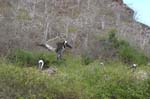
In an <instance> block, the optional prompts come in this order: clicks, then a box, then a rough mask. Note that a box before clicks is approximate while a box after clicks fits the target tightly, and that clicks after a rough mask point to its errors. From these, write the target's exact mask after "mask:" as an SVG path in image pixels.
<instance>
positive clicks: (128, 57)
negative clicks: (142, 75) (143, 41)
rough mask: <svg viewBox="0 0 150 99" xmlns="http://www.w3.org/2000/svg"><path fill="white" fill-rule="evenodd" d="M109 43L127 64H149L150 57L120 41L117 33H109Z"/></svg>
mask: <svg viewBox="0 0 150 99" xmlns="http://www.w3.org/2000/svg"><path fill="white" fill-rule="evenodd" d="M109 41H110V42H111V43H112V47H114V48H115V49H116V50H117V53H116V54H118V56H119V58H120V59H121V60H122V61H123V62H125V63H129V64H130V63H136V64H147V62H148V60H149V59H148V57H146V56H145V55H144V53H142V52H139V51H137V50H136V49H134V48H133V47H131V46H130V44H129V43H128V42H126V41H124V40H118V38H117V37H116V32H115V31H111V32H110V33H109Z"/></svg>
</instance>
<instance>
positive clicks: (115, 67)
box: [0, 56, 150, 99]
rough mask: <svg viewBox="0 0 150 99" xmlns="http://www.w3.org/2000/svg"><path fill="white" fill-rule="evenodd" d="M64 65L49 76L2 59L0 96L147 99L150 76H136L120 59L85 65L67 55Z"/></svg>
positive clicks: (14, 97)
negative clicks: (103, 63) (142, 77)
mask: <svg viewBox="0 0 150 99" xmlns="http://www.w3.org/2000/svg"><path fill="white" fill-rule="evenodd" d="M65 58H66V61H65V63H66V64H65V65H64V64H60V65H59V66H57V65H56V68H57V73H56V74H54V75H51V76H49V75H47V74H46V73H43V72H40V71H39V70H37V69H36V68H33V67H25V68H20V67H19V66H15V64H7V63H5V62H6V61H5V59H2V60H1V61H0V68H1V69H0V78H1V79H0V90H1V91H0V95H1V97H2V98H4V99H6V98H8V99H10V98H13V99H19V98H22V99H110V98H111V97H114V98H115V99H148V98H149V97H150V92H149V88H150V79H149V78H148V79H144V80H142V79H141V80H140V79H137V78H136V74H137V73H136V72H138V71H139V70H143V71H145V72H147V73H148V72H149V70H150V69H147V68H149V67H146V68H145V67H139V68H138V69H137V70H136V72H135V73H133V72H131V70H129V69H128V67H127V66H126V65H124V64H123V63H121V62H109V63H105V65H104V66H101V65H100V64H99V61H98V60H97V61H94V62H92V63H90V64H89V65H87V66H86V65H84V64H82V61H81V58H80V57H73V56H65Z"/></svg>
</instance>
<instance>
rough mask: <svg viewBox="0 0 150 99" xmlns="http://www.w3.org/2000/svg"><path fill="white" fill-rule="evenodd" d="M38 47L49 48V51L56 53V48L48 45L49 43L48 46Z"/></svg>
mask: <svg viewBox="0 0 150 99" xmlns="http://www.w3.org/2000/svg"><path fill="white" fill-rule="evenodd" d="M38 45H39V46H42V47H44V48H47V49H48V50H49V51H55V50H56V48H54V47H52V46H50V45H48V44H47V43H46V44H38Z"/></svg>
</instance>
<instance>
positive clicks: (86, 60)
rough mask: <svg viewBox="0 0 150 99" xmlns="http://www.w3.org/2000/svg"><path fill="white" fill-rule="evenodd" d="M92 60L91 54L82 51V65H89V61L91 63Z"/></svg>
mask: <svg viewBox="0 0 150 99" xmlns="http://www.w3.org/2000/svg"><path fill="white" fill-rule="evenodd" d="M93 61H94V58H93V57H92V56H91V54H90V53H84V54H83V55H82V63H83V64H84V65H89V64H90V63H92V62H93Z"/></svg>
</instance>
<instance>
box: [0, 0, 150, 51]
mask: <svg viewBox="0 0 150 99" xmlns="http://www.w3.org/2000/svg"><path fill="white" fill-rule="evenodd" d="M133 14H134V11H133V10H131V9H130V8H128V7H127V6H126V5H125V4H123V1H122V0H0V52H1V53H3V52H7V51H8V50H9V49H13V48H24V49H31V50H34V49H35V50H39V49H40V48H39V47H37V46H36V43H39V42H44V41H48V40H50V39H53V38H57V39H55V40H53V41H51V40H50V42H49V43H50V44H52V45H54V46H55V43H56V42H57V41H60V40H64V39H67V40H68V41H69V42H70V43H71V44H72V45H73V48H74V49H73V51H76V52H79V53H80V52H81V51H82V50H86V49H88V48H89V47H90V46H91V45H93V44H95V42H97V41H99V39H100V38H102V37H103V36H106V35H107V33H108V32H109V31H111V30H112V29H116V30H117V31H118V33H117V34H118V36H120V37H121V38H123V39H125V40H127V41H129V43H130V44H131V45H133V46H135V47H136V48H139V49H141V50H143V51H144V52H145V53H146V54H150V29H149V28H148V27H146V26H144V25H142V24H139V23H137V22H135V21H134V19H133Z"/></svg>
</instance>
